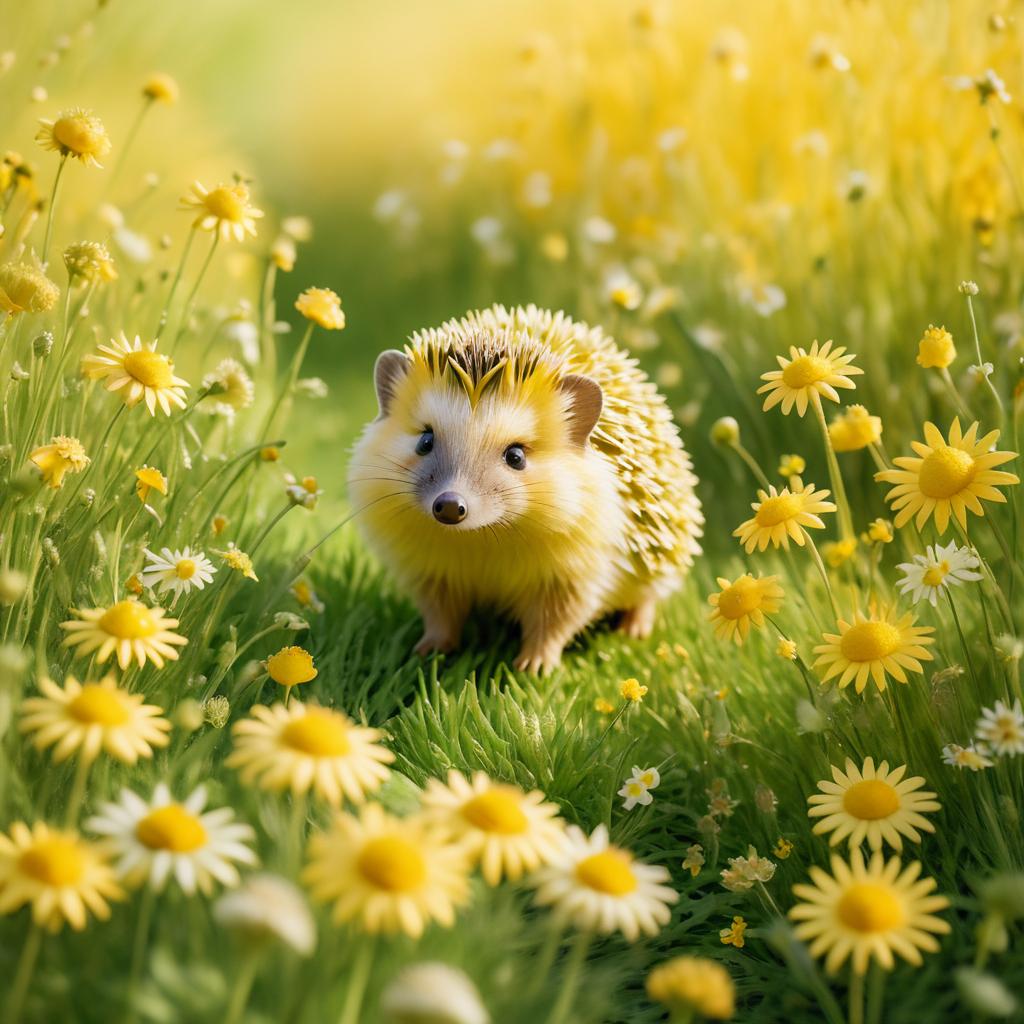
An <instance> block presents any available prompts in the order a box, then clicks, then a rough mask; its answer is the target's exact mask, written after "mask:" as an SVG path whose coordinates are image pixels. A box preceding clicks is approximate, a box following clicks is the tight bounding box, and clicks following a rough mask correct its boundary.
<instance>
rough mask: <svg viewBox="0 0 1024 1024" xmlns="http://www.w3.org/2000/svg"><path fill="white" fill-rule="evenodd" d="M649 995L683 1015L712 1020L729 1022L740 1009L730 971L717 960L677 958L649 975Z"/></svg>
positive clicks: (688, 957)
mask: <svg viewBox="0 0 1024 1024" xmlns="http://www.w3.org/2000/svg"><path fill="white" fill-rule="evenodd" d="M647 994H648V995H649V996H650V997H651V999H653V1000H654V1001H655V1002H657V1003H661V1004H662V1005H664V1006H667V1007H668V1008H669V1009H670V1010H672V1011H673V1012H677V1013H680V1014H681V1015H682V1016H681V1019H682V1020H692V1019H693V1017H694V1015H696V1016H697V1017H705V1018H707V1019H709V1020H729V1018H730V1017H732V1015H733V1012H734V1011H735V1009H736V990H735V986H734V985H733V983H732V978H730V977H729V972H728V971H727V970H726V969H725V968H724V967H723V966H722V965H721V964H720V963H716V962H715V961H714V960H708V959H707V958H705V957H697V956H677V957H675V958H674V959H672V960H669V961H668V962H667V963H663V964H660V965H659V966H658V967H655V968H654V970H653V971H651V973H650V974H648V975H647Z"/></svg>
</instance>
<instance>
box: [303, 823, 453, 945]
mask: <svg viewBox="0 0 1024 1024" xmlns="http://www.w3.org/2000/svg"><path fill="white" fill-rule="evenodd" d="M468 871H469V865H468V861H467V858H466V851H465V849H464V848H463V847H462V846H460V845H458V844H455V843H451V842H448V841H447V839H446V837H445V836H444V834H443V833H440V832H439V831H438V829H437V826H436V825H434V824H431V823H430V822H428V821H427V820H426V819H425V818H423V817H422V816H417V817H413V818H406V819H400V818H394V817H392V816H391V815H389V814H387V813H386V812H385V811H384V810H383V808H381V807H380V806H379V805H378V804H367V805H366V807H364V808H363V809H362V811H361V813H360V815H359V816H358V817H356V816H355V815H352V814H338V815H337V816H336V817H335V819H334V822H333V824H332V825H331V827H330V829H329V830H328V831H327V832H323V833H320V834H318V835H314V836H313V838H312V839H311V840H310V842H309V864H308V865H307V866H306V868H305V870H304V871H303V873H302V879H303V881H304V882H305V884H306V885H307V886H308V887H309V889H310V892H311V893H312V894H313V897H314V899H316V900H319V901H320V902H322V903H333V904H334V910H333V914H332V917H333V920H334V921H335V923H336V924H343V923H344V922H346V921H357V922H358V923H359V925H360V926H361V927H362V929H363V931H366V932H370V933H377V932H386V933H391V934H393V933H395V932H404V933H405V934H406V935H408V936H410V937H412V938H414V939H416V938H419V937H420V935H422V934H423V930H424V929H425V928H426V926H427V924H429V923H430V922H431V921H437V922H438V923H440V924H442V925H443V926H445V927H446V928H449V927H451V925H452V924H454V922H455V909H456V907H457V906H459V905H461V904H463V903H465V902H466V900H467V898H468V896H469V878H468Z"/></svg>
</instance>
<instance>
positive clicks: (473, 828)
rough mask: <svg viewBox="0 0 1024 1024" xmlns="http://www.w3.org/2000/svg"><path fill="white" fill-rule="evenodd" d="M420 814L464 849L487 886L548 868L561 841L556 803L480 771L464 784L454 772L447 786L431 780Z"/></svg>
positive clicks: (557, 852)
mask: <svg viewBox="0 0 1024 1024" xmlns="http://www.w3.org/2000/svg"><path fill="white" fill-rule="evenodd" d="M423 809H424V813H425V814H426V815H427V817H428V818H429V819H431V820H434V821H437V822H438V823H439V824H441V825H443V826H444V827H445V828H446V829H448V831H449V833H450V834H451V836H452V838H453V839H454V840H455V841H456V842H459V843H461V844H462V845H463V846H464V847H465V848H466V850H467V852H468V854H469V856H470V857H471V858H472V861H473V863H476V864H479V865H480V871H481V873H482V874H483V876H484V881H485V882H487V884H488V885H498V884H499V883H500V882H501V880H502V878H508V879H511V880H512V881H517V880H518V879H520V878H521V877H522V876H523V874H524V873H525V872H527V871H535V870H536V869H537V868H539V867H541V866H542V865H544V864H549V863H551V861H552V860H554V859H555V858H556V857H557V856H558V854H559V851H560V850H561V847H562V843H563V841H564V828H565V826H564V824H563V822H562V820H561V818H560V817H559V816H558V805H557V804H553V803H549V802H547V801H546V800H545V797H544V794H543V793H542V792H540V790H536V789H535V790H531V791H530V792H528V793H527V792H524V791H523V790H522V789H520V788H519V787H518V786H512V785H509V784H507V783H503V782H495V781H493V780H492V779H490V778H488V777H487V775H486V774H485V773H484V772H476V773H474V774H473V776H472V778H471V779H467V778H466V776H465V775H463V774H462V773H461V772H459V771H456V770H455V769H452V770H451V771H450V772H449V773H448V781H447V784H446V783H444V782H441V781H440V780H439V779H431V780H430V781H429V782H428V783H427V787H426V790H425V792H424V794H423Z"/></svg>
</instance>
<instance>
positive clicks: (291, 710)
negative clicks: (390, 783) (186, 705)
mask: <svg viewBox="0 0 1024 1024" xmlns="http://www.w3.org/2000/svg"><path fill="white" fill-rule="evenodd" d="M232 731H233V733H234V737H235V745H234V750H233V751H232V753H231V755H230V756H229V757H228V759H227V762H226V763H227V765H228V766H229V767H231V768H238V769H240V772H241V776H242V781H243V782H246V783H252V782H255V783H256V784H257V785H259V786H260V787H262V788H263V789H268V790H277V791H281V790H285V789H291V791H292V792H293V793H306V792H308V791H309V789H310V788H312V789H313V790H314V791H315V792H316V793H317V794H319V795H320V796H321V797H323V799H324V800H326V801H327V802H328V803H330V804H333V805H334V806H338V805H340V804H341V802H342V800H344V799H348V800H351V801H352V803H356V804H359V803H362V802H363V801H364V800H365V799H366V796H367V794H368V793H372V792H374V791H375V790H377V789H379V788H380V786H381V784H382V783H383V782H384V780H385V779H387V777H388V775H389V774H390V772H389V769H388V768H387V767H386V766H387V765H388V764H390V763H391V762H392V761H393V760H394V759H395V755H394V754H393V753H392V752H391V751H390V750H388V749H387V748H386V747H382V746H381V745H380V744H379V743H378V742H377V741H378V740H379V739H381V738H382V736H383V735H384V734H383V733H382V732H381V731H380V730H379V729H368V728H366V727H364V726H360V725H356V724H355V723H354V722H352V721H351V720H350V719H349V718H347V717H346V716H345V715H343V714H342V713H341V712H340V711H332V710H331V709H330V708H322V707H318V706H317V705H315V704H302V703H299V702H298V701H294V702H293V703H292V704H291V705H290V706H289V707H285V705H284V704H280V703H279V704H275V705H274V706H273V707H269V708H268V707H264V706H263V705H262V704H257V705H256V707H254V708H253V709H252V713H251V715H250V717H249V718H243V719H242V720H241V721H240V722H237V723H236V724H235V726H234V729H233V730H232Z"/></svg>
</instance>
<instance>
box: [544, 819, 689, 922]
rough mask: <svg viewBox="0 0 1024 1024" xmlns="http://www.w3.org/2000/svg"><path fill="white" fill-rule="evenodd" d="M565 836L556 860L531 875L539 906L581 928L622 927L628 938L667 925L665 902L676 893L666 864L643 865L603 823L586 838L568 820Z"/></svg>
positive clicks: (674, 900)
mask: <svg viewBox="0 0 1024 1024" xmlns="http://www.w3.org/2000/svg"><path fill="white" fill-rule="evenodd" d="M566 839H567V842H566V843H565V845H564V846H563V849H562V853H561V855H560V857H559V858H558V860H557V861H555V862H554V863H552V864H550V865H549V866H547V867H545V868H542V869H541V870H540V871H538V872H537V874H536V875H535V876H534V885H535V887H536V890H537V891H536V896H535V901H536V903H537V904H538V905H539V906H542V907H544V906H553V907H554V913H555V916H556V918H557V919H559V920H560V921H568V922H571V923H572V924H573V925H574V926H575V927H576V928H578V929H580V930H587V931H594V932H597V933H598V934H600V935H608V934H611V933H612V932H614V931H621V932H622V934H623V935H624V936H625V937H626V939H627V940H628V941H630V942H633V941H635V940H636V939H637V938H638V937H639V936H640V934H641V932H642V933H644V934H646V935H656V934H657V933H658V932H659V931H660V929H661V928H663V927H664V926H665V925H666V924H668V921H669V918H670V917H671V912H670V911H669V906H670V905H671V904H673V903H675V902H676V901H677V900H678V899H679V894H678V893H677V892H676V891H675V890H674V889H670V888H669V887H668V886H667V885H665V884H664V883H665V882H667V881H668V879H669V873H668V871H667V870H666V869H665V868H663V867H661V866H660V865H652V864H642V863H640V862H639V861H636V860H634V859H633V855H632V854H631V853H630V852H629V851H628V850H623V849H621V848H619V847H618V846H613V845H612V844H611V843H610V842H609V839H608V829H607V828H606V827H605V826H604V825H598V826H597V828H596V829H594V831H593V832H592V833H591V834H590V836H589V837H588V836H587V835H585V834H584V832H583V831H582V830H581V829H579V828H578V827H577V826H575V825H570V826H569V827H568V829H566Z"/></svg>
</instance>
